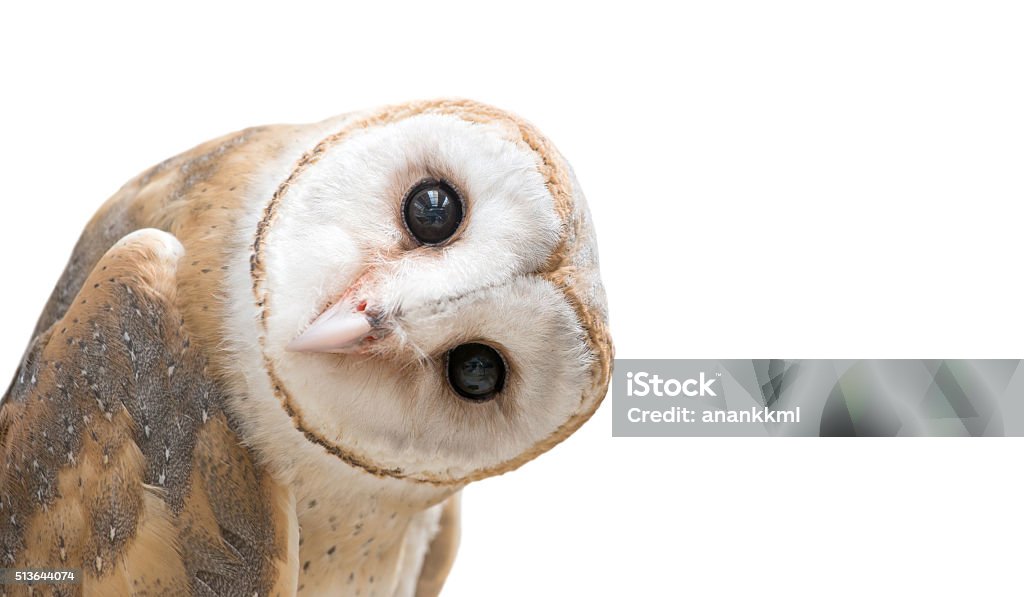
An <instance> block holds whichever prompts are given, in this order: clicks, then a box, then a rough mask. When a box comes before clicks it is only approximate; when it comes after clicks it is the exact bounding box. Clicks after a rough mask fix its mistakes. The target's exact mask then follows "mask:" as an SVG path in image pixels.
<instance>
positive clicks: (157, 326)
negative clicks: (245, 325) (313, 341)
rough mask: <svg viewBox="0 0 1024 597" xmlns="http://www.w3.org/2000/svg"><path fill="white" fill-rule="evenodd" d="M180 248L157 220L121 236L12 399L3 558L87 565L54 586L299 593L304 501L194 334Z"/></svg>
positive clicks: (0, 448) (44, 341)
mask: <svg viewBox="0 0 1024 597" xmlns="http://www.w3.org/2000/svg"><path fill="white" fill-rule="evenodd" d="M182 252H183V249H182V248H181V245H180V244H179V243H178V242H177V240H175V239H174V237H172V236H171V235H169V234H166V233H163V232H158V231H155V230H142V231H139V232H136V233H133V234H130V235H128V236H127V237H125V238H124V239H122V240H121V241H120V242H118V243H117V244H116V245H114V246H113V247H112V248H111V249H110V250H109V251H107V252H106V254H105V255H104V256H103V257H102V259H100V260H99V262H98V263H97V264H96V265H95V267H94V268H93V270H92V273H91V274H90V275H89V276H88V278H87V280H86V281H85V284H84V285H83V286H82V289H81V290H80V291H79V293H78V295H77V297H76V298H75V299H74V301H72V302H71V304H70V306H69V308H68V310H67V312H66V313H65V314H64V315H63V316H62V317H61V318H59V319H57V320H56V322H55V323H53V324H52V325H51V326H50V327H49V328H48V329H47V330H45V331H44V332H42V333H41V334H40V335H38V336H37V337H36V339H35V340H34V341H33V343H32V345H31V346H30V348H29V350H28V352H27V354H26V356H25V359H24V361H23V362H22V365H21V367H20V369H19V370H18V372H17V374H16V377H15V379H14V381H13V383H12V384H11V387H10V389H9V390H8V392H7V394H6V395H5V396H4V398H3V402H2V404H0V568H37V567H67V568H78V569H81V571H82V575H81V577H82V584H81V585H80V586H73V585H57V586H56V589H57V590H56V592H55V594H80V593H83V592H84V593H85V594H88V595H104V596H106V595H128V594H136V593H138V594H150V595H154V594H159V595H245V596H247V597H249V596H252V595H293V594H294V593H295V587H296V574H297V569H298V555H297V549H298V547H297V543H298V530H297V523H296V520H295V515H294V511H295V509H294V504H293V503H292V501H293V499H294V498H293V497H292V495H291V493H290V491H288V490H287V489H286V488H284V487H283V486H281V485H279V484H277V483H275V482H274V481H273V480H272V479H271V478H270V476H269V475H268V474H267V473H266V472H265V471H264V470H263V469H262V468H261V467H260V465H259V464H258V463H257V461H256V460H255V459H254V457H253V454H252V453H251V452H250V451H249V450H248V449H247V448H246V447H245V446H244V445H243V444H242V443H241V441H240V439H239V435H238V433H237V432H236V431H235V427H234V425H233V423H232V421H231V418H230V417H229V416H228V415H227V413H226V412H225V411H224V409H223V407H222V404H223V402H224V397H223V395H224V391H223V389H222V388H221V387H220V385H219V384H218V383H217V382H215V381H214V380H212V379H210V377H209V376H208V375H207V372H206V366H205V358H204V355H202V354H201V353H200V351H199V350H198V349H197V348H196V346H195V345H193V344H191V343H190V341H189V330H188V327H187V325H186V323H185V320H184V319H183V318H182V316H181V313H180V311H179V310H178V308H177V307H176V304H175V303H176V292H177V290H176V283H175V272H176V268H177V262H178V258H179V257H180V256H181V254H182ZM13 589H26V587H24V586H21V587H17V586H13V585H12V586H7V587H5V590H6V591H7V592H8V593H12V590H13Z"/></svg>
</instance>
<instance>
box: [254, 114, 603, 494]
mask: <svg viewBox="0 0 1024 597" xmlns="http://www.w3.org/2000/svg"><path fill="white" fill-rule="evenodd" d="M444 106H446V104H438V103H434V104H424V105H422V106H420V107H418V108H406V109H405V111H404V112H401V113H400V114H399V115H397V116H396V115H394V114H391V115H388V114H384V115H381V114H379V113H378V114H372V115H363V116H359V117H355V119H354V120H351V121H345V122H344V123H342V124H341V127H340V129H339V130H338V131H335V132H334V133H332V134H330V135H328V136H327V137H326V138H325V139H323V140H321V141H320V142H319V143H318V144H317V146H316V147H315V148H313V149H311V150H310V151H307V152H306V154H305V156H304V157H303V158H302V160H300V162H299V165H298V166H297V167H296V168H295V169H294V170H292V172H291V173H290V174H289V176H288V178H287V179H286V180H285V181H284V182H283V183H282V184H280V185H279V186H278V187H277V189H276V191H275V193H274V195H273V198H272V199H271V200H270V202H269V204H268V205H267V206H266V208H265V209H264V211H263V214H262V219H261V221H260V223H259V225H258V226H257V229H256V238H255V240H254V242H253V247H254V252H253V259H252V262H253V267H252V277H253V292H254V296H255V298H256V307H257V309H258V311H259V322H258V325H259V326H261V328H262V330H261V333H260V338H259V343H258V344H259V346H258V347H256V349H258V350H259V351H260V352H261V353H262V358H263V361H264V363H265V364H266V367H267V375H268V376H269V377H270V380H269V382H270V385H271V386H272V387H273V388H274V390H275V392H274V393H275V397H276V398H277V400H278V402H279V404H280V408H281V409H282V410H284V411H285V413H286V414H287V415H288V416H289V417H290V418H291V419H292V422H293V424H294V427H295V431H296V432H298V433H302V434H303V435H304V436H305V438H306V439H307V440H308V441H310V442H311V443H314V444H318V445H319V446H320V447H321V448H322V449H323V451H324V452H325V455H324V457H325V458H331V457H334V458H339V459H342V460H344V461H345V462H347V463H348V464H350V465H355V466H358V467H360V468H364V469H366V470H368V471H370V472H372V473H374V474H377V475H380V476H391V477H397V478H403V479H410V480H412V481H425V482H430V483H435V484H445V483H451V484H457V483H462V482H465V481H467V480H472V479H473V478H479V477H482V476H487V475H489V474H495V473H498V472H502V471H504V470H508V469H510V468H514V467H515V466H518V464H521V463H522V462H524V461H525V460H528V459H529V458H532V457H533V456H535V455H536V454H537V453H539V452H541V451H544V450H546V449H547V448H549V447H550V446H551V445H553V444H554V443H556V442H557V441H559V440H560V439H562V438H563V437H564V436H566V435H568V434H569V433H571V432H572V431H573V430H574V429H575V427H576V426H578V425H579V424H581V423H582V422H583V420H585V419H586V418H587V417H588V416H589V415H590V413H591V412H592V411H593V410H594V409H595V408H596V406H597V404H598V403H599V401H600V399H601V397H602V396H603V394H604V392H605V389H606V384H607V375H606V368H607V361H608V359H609V357H610V346H609V345H608V343H607V336H606V335H604V334H597V335H595V333H594V329H593V328H594V326H595V325H598V326H601V328H602V331H603V325H604V321H605V319H604V317H605V316H604V296H603V292H602V290H601V286H600V280H599V278H598V276H597V263H596V247H594V246H593V234H592V230H591V228H590V224H589V219H588V216H587V214H586V209H585V206H584V205H583V199H582V195H581V194H580V193H579V191H578V189H577V187H576V185H575V181H574V180H573V179H572V176H571V173H569V171H568V169H567V167H566V166H565V165H564V162H562V160H561V157H560V156H558V155H557V153H556V152H554V150H553V148H550V146H549V145H548V144H547V142H546V141H545V140H543V139H542V138H540V137H539V136H537V134H536V133H535V132H534V131H533V130H532V128H525V127H528V126H529V125H526V124H525V123H522V122H520V121H518V120H516V119H515V118H514V117H511V116H509V115H506V114H504V113H500V112H497V111H496V110H494V109H493V108H489V107H486V106H480V105H477V104H458V106H461V107H460V108H452V107H448V108H447V109H446V108H445V107H444ZM540 143H542V144H543V145H539V144H540ZM555 176H558V177H560V178H558V179H557V180H556V179H555V178H553V177H555ZM553 189H554V190H555V191H557V193H555V192H553ZM556 194H558V195H559V196H556Z"/></svg>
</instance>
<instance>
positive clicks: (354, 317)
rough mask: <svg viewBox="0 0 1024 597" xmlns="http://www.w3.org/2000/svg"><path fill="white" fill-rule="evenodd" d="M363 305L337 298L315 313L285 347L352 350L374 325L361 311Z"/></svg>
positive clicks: (321, 350)
mask: <svg viewBox="0 0 1024 597" xmlns="http://www.w3.org/2000/svg"><path fill="white" fill-rule="evenodd" d="M365 308H366V305H365V303H362V304H360V305H352V304H351V303H349V302H348V301H341V302H339V303H337V304H335V305H334V306H332V307H331V308H330V309H328V310H327V311H324V313H323V315H321V316H320V317H317V318H316V319H315V320H314V321H313V323H312V324H310V326H309V327H308V328H307V329H306V331H304V332H302V333H301V334H299V337H298V338H296V339H294V340H292V341H291V342H290V343H289V344H288V346H286V347H285V350H288V351H291V352H332V353H346V352H354V351H355V349H356V348H357V347H358V345H359V344H360V343H361V342H362V340H363V339H365V338H366V337H367V336H368V335H369V334H370V332H372V331H373V329H374V326H373V323H372V322H371V320H370V318H369V317H368V316H367V314H366V312H365Z"/></svg>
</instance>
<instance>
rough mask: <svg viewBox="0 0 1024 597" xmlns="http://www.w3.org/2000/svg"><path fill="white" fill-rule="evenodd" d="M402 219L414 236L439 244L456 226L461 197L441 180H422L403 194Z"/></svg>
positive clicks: (430, 243)
mask: <svg viewBox="0 0 1024 597" xmlns="http://www.w3.org/2000/svg"><path fill="white" fill-rule="evenodd" d="M402 219H403V220H404V221H405V227H406V228H408V229H409V233H410V234H412V236H413V238H415V239H416V240H418V241H419V242H421V243H423V244H425V245H439V244H441V243H443V242H444V241H446V240H448V239H449V238H451V237H452V235H453V234H455V231H456V230H458V229H459V224H460V223H462V200H461V199H459V196H458V194H457V193H456V192H455V191H454V190H453V189H452V188H451V187H450V186H448V185H446V184H445V183H443V182H435V181H430V182H424V183H421V184H419V185H417V186H416V187H413V189H412V191H410V192H409V194H408V195H406V198H405V205H403V206H402Z"/></svg>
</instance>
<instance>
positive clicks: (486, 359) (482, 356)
mask: <svg viewBox="0 0 1024 597" xmlns="http://www.w3.org/2000/svg"><path fill="white" fill-rule="evenodd" d="M446 360H447V367H446V368H447V370H448V371H447V372H448V383H449V384H451V386H452V389H453V390H455V393H456V394H458V395H459V396H462V397H463V398H465V399H466V400H470V401H472V402H486V401H488V400H491V399H492V398H494V397H495V396H497V394H498V392H500V391H501V389H502V387H504V385H505V360H504V359H502V358H501V354H500V353H498V351H497V350H494V349H493V348H491V347H490V346H487V345H486V344H476V343H470V344H460V345H459V346H456V347H455V348H453V349H451V350H449V351H448V356H447V359H446Z"/></svg>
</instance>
